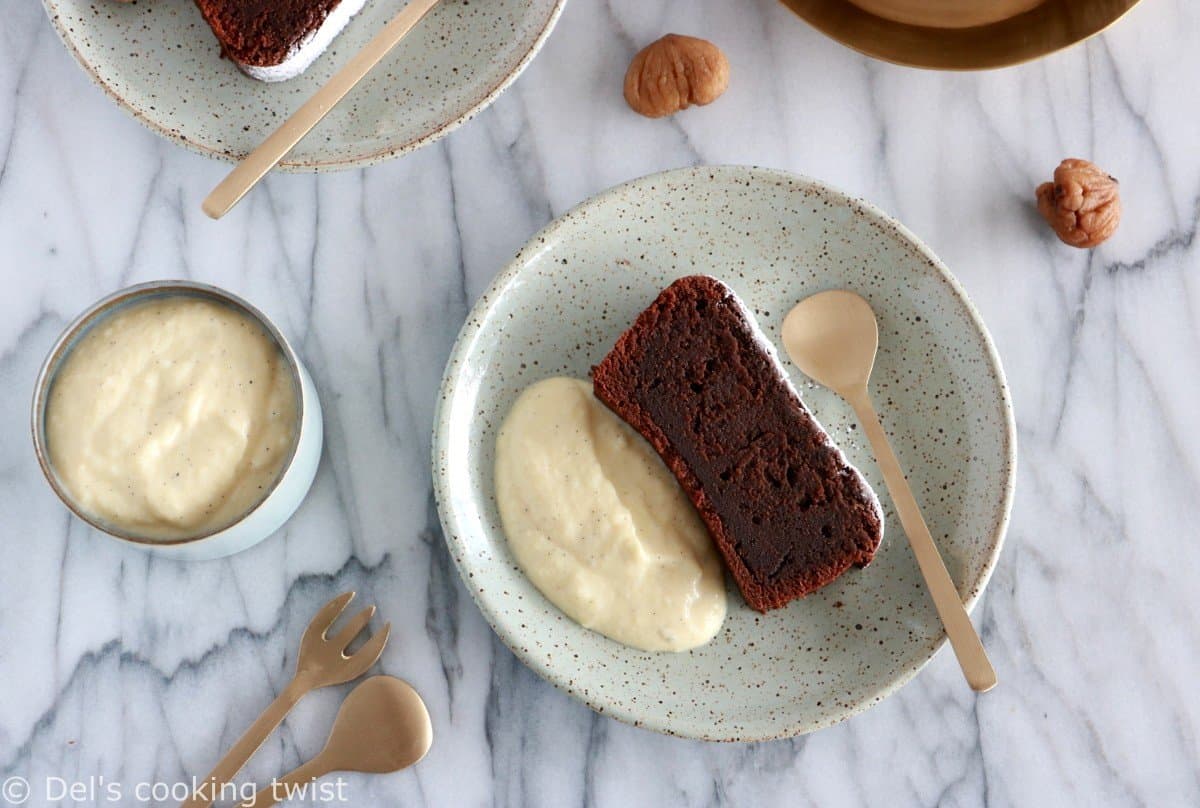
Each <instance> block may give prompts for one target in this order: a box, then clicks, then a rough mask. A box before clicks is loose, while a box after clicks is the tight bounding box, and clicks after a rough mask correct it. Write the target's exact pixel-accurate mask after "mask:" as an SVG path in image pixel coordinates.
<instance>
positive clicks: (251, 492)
mask: <svg viewBox="0 0 1200 808" xmlns="http://www.w3.org/2000/svg"><path fill="white" fill-rule="evenodd" d="M297 401H298V392H297V390H296V389H295V383H294V381H293V378H292V372H291V368H290V366H289V364H288V362H287V360H286V359H285V357H284V356H283V354H282V352H281V351H280V349H279V346H278V345H277V344H276V342H275V340H273V339H272V338H271V336H270V335H269V334H268V333H267V332H266V331H264V329H263V327H262V326H261V325H260V324H259V323H258V322H257V321H255V320H252V319H251V318H250V317H248V316H247V315H245V314H243V313H241V312H239V311H237V310H235V309H233V308H231V307H229V306H225V305H222V304H220V303H217V302H213V301H210V300H206V299H202V298H198V297H192V296H187V295H177V296H170V297H161V298H154V299H151V300H147V301H145V302H139V303H134V304H131V305H130V306H128V307H127V308H124V309H121V310H119V311H117V312H115V313H114V314H112V315H110V316H108V317H106V318H104V319H103V320H101V321H100V322H98V323H97V324H96V325H95V326H94V327H92V329H91V330H90V331H88V332H87V333H86V334H85V335H84V336H83V337H82V338H81V339H80V340H79V342H78V343H77V344H76V345H75V346H74V347H73V348H72V349H71V350H70V352H69V353H68V354H67V356H66V358H65V359H64V360H63V362H62V365H61V367H59V369H58V371H57V374H56V376H55V378H54V383H53V385H52V386H51V388H50V396H49V401H48V404H47V409H46V442H47V446H48V450H49V457H50V464H51V466H52V467H53V468H54V471H55V472H56V474H57V476H58V479H59V480H60V482H61V483H62V484H63V486H64V487H65V488H66V490H67V491H68V492H69V494H70V496H71V499H72V500H73V501H74V503H75V504H76V506H77V507H79V508H80V509H81V510H83V511H85V512H87V513H88V514H90V515H92V516H94V517H95V518H97V519H98V520H100V521H101V522H104V523H107V524H109V525H112V526H113V527H115V528H117V529H119V530H121V531H122V532H126V533H130V534H133V535H135V536H138V537H142V538H149V539H176V538H184V537H193V536H200V535H206V534H209V533H212V532H214V531H217V530H220V529H222V528H224V527H227V526H229V525H230V524H232V523H233V522H235V521H237V520H238V519H239V518H240V517H241V516H243V515H244V514H245V513H246V512H248V511H249V510H251V509H253V508H254V506H255V505H257V504H258V503H259V502H261V501H262V500H263V498H264V497H265V496H266V495H267V494H268V493H269V492H270V490H271V488H272V486H273V485H274V483H275V481H276V480H277V479H278V478H279V476H280V473H281V472H282V470H283V466H284V464H285V463H286V462H287V461H288V459H289V456H290V454H291V451H292V446H293V443H294V441H295V437H296V430H297V427H298V414H297Z"/></svg>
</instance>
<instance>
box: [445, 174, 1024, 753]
mask: <svg viewBox="0 0 1200 808" xmlns="http://www.w3.org/2000/svg"><path fill="white" fill-rule="evenodd" d="M731 177H738V178H739V179H740V181H741V182H742V183H744V182H745V181H746V180H755V181H760V182H763V183H765V184H773V183H784V184H787V185H789V186H794V187H799V188H802V189H807V190H811V191H814V192H816V193H818V194H820V195H823V196H825V197H826V198H828V199H830V200H831V201H832V202H833V203H835V204H840V205H842V206H844V207H847V208H849V209H851V210H852V211H854V212H855V213H859V214H862V215H865V216H867V217H870V218H873V219H875V220H876V221H879V222H881V223H882V224H884V225H886V226H888V227H890V228H891V229H893V230H894V231H895V232H896V233H897V234H898V235H899V236H900V238H902V239H904V240H905V241H907V242H908V243H909V244H910V245H911V246H912V247H913V248H914V249H915V250H916V251H917V252H918V254H919V255H920V256H921V257H922V258H923V259H924V260H925V262H926V263H927V264H928V265H929V266H930V267H931V268H932V269H934V270H936V272H937V275H938V277H940V279H941V280H942V282H943V283H944V284H945V285H946V286H947V288H948V289H949V290H950V292H951V293H952V297H953V298H954V299H955V300H956V301H958V303H959V305H960V307H961V309H962V311H963V313H965V314H966V316H967V318H968V320H969V322H970V323H971V325H972V327H973V328H974V330H975V331H976V333H977V334H978V336H979V339H980V341H981V343H982V345H983V347H984V350H985V352H986V356H987V360H988V369H989V371H990V372H991V376H992V379H993V381H994V383H995V387H996V390H997V394H998V397H999V400H998V401H997V406H998V408H999V411H1000V413H1001V414H1002V416H1003V420H1004V435H1003V458H1002V463H1003V473H1004V490H1003V492H1002V499H1001V503H1000V507H999V509H998V512H997V513H996V514H995V517H994V522H993V525H992V530H991V548H990V552H989V553H988V556H987V558H986V559H985V561H984V564H983V567H982V569H981V570H980V572H979V574H978V576H977V577H976V578H975V580H974V581H972V582H970V586H969V587H968V595H967V598H966V601H965V605H966V607H967V610H968V611H970V610H971V609H973V608H974V606H975V604H976V603H977V602H978V600H979V597H980V595H982V594H983V590H984V589H985V588H986V587H987V584H988V581H989V580H990V579H991V576H992V572H993V571H994V570H995V568H996V563H997V561H998V560H999V558H1000V551H1001V548H1002V547H1003V545H1004V537H1005V533H1006V532H1007V530H1008V523H1009V518H1010V515H1011V513H1012V503H1013V497H1014V493H1015V490H1016V482H1017V428H1016V420H1015V417H1014V415H1013V406H1012V397H1011V394H1010V393H1009V389H1008V382H1007V380H1006V379H1005V376H1004V369H1003V367H1002V366H1001V363H1000V355H999V353H997V351H996V346H995V344H994V343H993V342H992V338H991V335H990V334H989V333H988V330H987V327H986V326H985V325H984V324H983V319H982V318H981V317H980V315H979V312H978V311H977V310H976V308H975V306H974V304H973V303H971V300H970V298H969V297H968V296H967V293H966V291H965V290H964V289H963V287H962V286H961V285H960V284H959V282H958V280H957V279H955V277H954V276H953V275H952V274H951V273H950V270H949V269H947V268H946V266H945V265H944V264H943V263H942V262H941V260H940V259H939V258H938V257H937V256H936V255H934V253H933V251H932V250H930V249H929V248H928V247H927V246H925V244H924V243H923V242H922V241H921V240H920V239H918V238H917V237H916V236H915V235H913V233H912V232H911V231H909V230H908V228H906V227H905V226H904V225H902V224H900V222H898V221H896V220H895V219H893V218H892V217H890V216H888V215H887V214H886V213H884V212H883V211H882V210H880V209H879V208H877V207H875V206H874V205H872V204H871V203H869V202H866V201H864V200H861V199H856V198H854V197H851V196H849V195H847V194H845V193H843V192H841V191H838V190H835V189H833V188H831V187H829V186H828V185H825V184H824V183H821V182H818V181H817V180H813V179H809V178H807V177H803V176H800V175H797V174H792V173H789V172H786V171H781V170H779V169H771V168H761V167H757V166H737V165H724V166H696V167H691V168H681V169H672V170H669V171H663V172H659V173H656V174H650V175H647V176H645V177H640V178H638V179H634V180H630V181H629V182H625V183H622V184H620V185H617V186H614V187H613V188H610V189H608V190H607V191H603V192H602V193H600V194H598V195H596V196H594V197H592V198H591V199H588V200H586V201H584V202H582V203H580V204H579V205H576V206H575V207H574V208H572V209H571V210H569V211H568V212H567V213H565V214H563V215H562V216H560V217H559V218H557V219H555V220H554V221H553V222H551V223H550V224H548V225H546V227H544V228H542V229H541V230H540V231H538V233H536V234H535V235H534V236H533V237H532V238H530V239H529V241H528V242H527V243H526V245H525V246H524V247H523V248H522V249H521V250H520V251H519V252H518V253H517V254H516V256H515V257H514V258H513V259H512V261H510V262H509V264H508V266H507V267H505V269H504V270H503V271H501V272H500V273H499V274H498V275H497V276H496V278H495V279H494V280H493V281H492V283H491V285H490V286H489V287H488V289H487V291H485V292H484V293H483V295H482V296H481V297H480V298H479V300H478V301H477V302H476V304H475V306H474V307H473V308H472V309H471V312H470V313H469V314H468V315H467V319H466V323H465V324H464V325H463V328H462V331H461V332H460V333H459V335H458V339H457V340H456V341H455V344H454V348H453V350H452V351H451V354H450V358H449V360H448V361H447V363H446V370H445V373H444V375H443V378H442V384H441V389H440V390H439V394H438V402H437V412H436V414H435V417H434V434H433V442H432V462H433V484H434V496H435V499H436V500H437V506H438V514H439V516H440V518H441V522H442V529H443V531H444V533H445V538H446V543H447V545H448V546H449V549H450V555H451V557H452V558H453V559H454V564H455V567H456V568H457V569H458V572H459V575H460V576H461V577H462V578H463V581H464V583H467V584H468V586H467V591H468V592H470V593H471V597H472V599H473V600H474V601H475V604H476V605H477V606H478V607H479V610H480V611H481V612H482V613H483V616H484V618H485V619H486V620H487V621H488V624H489V625H491V627H492V630H493V631H495V632H496V634H497V635H498V636H499V637H500V639H501V640H502V641H503V642H504V644H505V645H506V646H508V648H509V650H511V651H512V652H513V654H515V655H516V657H517V658H518V659H520V660H521V661H522V662H523V663H524V664H525V665H526V666H528V667H529V668H530V669H532V670H533V671H534V672H535V673H537V674H538V675H539V676H541V677H542V678H543V679H545V680H546V681H548V682H550V683H551V684H552V685H554V687H555V688H557V689H558V690H560V691H562V692H564V693H566V694H567V695H569V696H571V697H573V698H576V699H579V700H580V701H582V702H583V703H584V704H586V705H587V706H589V707H591V708H592V709H593V710H595V711H596V712H598V713H601V714H602V715H607V716H611V717H612V718H616V719H618V720H620V721H622V722H624V723H627V724H631V725H633V726H636V727H642V728H644V729H651V730H654V731H656V732H661V733H664V734H666V735H674V736H677V737H686V738H695V739H698V740H705V741H722V742H748V741H769V740H776V739H779V738H789V737H793V736H796V735H802V734H805V733H808V732H812V731H814V730H818V729H824V728H826V727H830V726H833V725H835V724H839V723H841V722H842V721H845V720H846V719H848V718H851V717H853V716H855V715H858V714H859V713H861V712H863V711H865V710H867V709H868V708H870V707H873V706H874V705H876V704H878V703H879V702H881V701H883V700H884V699H885V698H887V697H888V696H890V695H892V694H893V693H895V692H896V691H897V690H899V689H900V688H901V687H903V686H904V685H905V684H907V683H908V682H909V681H910V680H912V678H913V677H914V676H916V675H917V673H919V672H920V671H921V669H922V668H924V667H925V665H927V664H928V663H929V661H930V660H931V659H933V657H934V655H935V654H936V653H937V652H938V651H939V650H940V649H941V648H942V647H943V646H944V645H945V644H946V643H947V639H946V636H945V634H944V633H942V634H940V635H939V637H937V638H935V639H933V640H931V641H930V643H929V644H928V645H927V646H926V647H925V649H924V650H925V653H924V654H923V655H921V658H920V660H919V661H918V662H916V663H915V664H912V665H910V666H908V667H906V668H904V669H903V670H901V671H899V672H898V673H897V675H896V676H895V677H894V678H893V679H892V680H891V681H890V682H886V683H885V684H883V685H882V686H880V687H879V688H878V689H876V690H875V691H874V692H872V693H868V694H866V695H864V696H863V697H862V698H860V699H859V700H858V701H857V702H855V703H854V704H852V705H850V706H849V707H846V708H845V709H843V710H842V711H841V712H839V713H837V714H835V715H833V716H832V717H828V718H822V719H817V720H800V721H796V722H794V723H792V724H791V725H789V726H787V727H786V728H785V729H783V730H781V731H779V732H776V733H770V734H764V735H738V736H729V735H721V734H707V733H695V734H692V733H681V732H678V731H676V730H674V729H673V728H672V727H670V726H667V725H666V724H664V723H661V722H658V721H656V720H655V721H647V720H645V719H644V718H643V717H641V716H639V715H638V714H637V713H636V712H635V711H634V710H632V709H630V708H629V707H628V706H626V705H625V704H622V703H617V702H614V701H605V700H601V699H598V698H595V697H594V696H593V695H592V694H591V693H582V692H580V690H579V689H577V688H575V687H573V686H572V684H571V683H569V682H567V681H564V680H561V679H560V678H559V677H558V675H557V674H556V673H555V672H554V671H552V670H551V669H550V668H549V666H548V664H547V663H546V662H544V661H543V660H542V659H541V658H540V657H539V656H538V655H536V654H532V653H528V652H527V651H525V650H524V649H523V647H522V641H521V637H519V636H517V635H516V634H515V632H512V631H509V630H508V629H507V628H506V627H505V623H504V622H503V621H502V620H500V619H499V615H498V614H497V611H496V610H495V609H493V608H492V606H491V604H490V603H489V602H488V601H487V600H486V599H484V598H483V597H481V592H480V591H478V581H471V580H469V578H468V575H467V572H468V571H467V570H465V569H464V567H463V562H462V559H461V552H460V551H461V548H462V542H461V540H460V539H459V538H458V537H459V536H460V535H461V534H462V533H464V530H463V529H462V527H461V525H460V524H459V519H458V514H457V513H456V512H455V511H454V510H453V509H452V508H450V507H449V502H450V496H449V486H450V480H449V479H448V476H447V474H446V469H445V462H444V458H445V457H446V456H447V454H448V445H447V444H448V441H449V432H450V430H449V428H448V424H447V422H446V418H447V413H448V412H449V406H448V402H449V401H450V399H451V398H452V397H453V395H454V392H455V388H456V386H457V372H456V369H457V368H460V367H462V366H463V360H464V359H465V357H466V355H467V353H468V351H469V350H470V349H471V345H472V344H473V343H474V342H475V340H476V339H477V338H478V335H479V331H480V329H481V328H482V327H483V323H484V322H486V320H487V317H486V311H487V310H488V309H489V308H491V307H492V306H494V305H495V302H496V300H497V299H498V298H499V297H500V296H502V295H503V294H504V291H505V289H507V288H508V287H509V286H511V285H513V284H514V283H518V282H519V281H520V276H521V274H522V272H523V271H524V269H525V264H526V263H528V262H529V261H530V260H531V259H532V257H533V256H534V255H535V254H536V253H538V252H541V251H542V250H543V249H545V243H546V242H547V241H548V240H549V239H551V238H552V237H553V234H554V232H555V231H556V230H558V229H561V228H562V227H563V226H564V225H565V224H566V223H567V222H569V221H573V220H575V219H578V218H583V217H586V216H588V215H589V214H590V213H591V212H592V211H593V210H595V209H597V208H602V207H604V206H606V205H608V204H609V203H611V202H614V201H618V200H620V199H621V198H623V197H624V196H626V195H628V194H629V193H630V192H633V191H636V190H637V189H638V188H639V187H640V186H643V185H653V184H655V183H662V184H671V185H687V184H693V185H694V184H699V183H704V182H710V181H712V180H713V179H716V178H719V179H729V178H731ZM964 687H965V685H964Z"/></svg>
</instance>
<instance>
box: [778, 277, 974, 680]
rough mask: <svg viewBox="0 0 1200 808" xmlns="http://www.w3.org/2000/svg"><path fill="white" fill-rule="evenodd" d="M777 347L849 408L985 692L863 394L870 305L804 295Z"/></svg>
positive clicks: (852, 297) (944, 574) (931, 550)
mask: <svg viewBox="0 0 1200 808" xmlns="http://www.w3.org/2000/svg"><path fill="white" fill-rule="evenodd" d="M783 347H784V349H785V350H786V351H787V353H788V356H790V357H791V359H792V361H793V362H795V363H796V365H798V366H799V368H800V369H801V370H802V371H804V373H805V374H806V375H808V376H810V377H811V378H812V379H813V380H815V381H816V382H818V383H819V384H821V385H824V386H825V387H828V388H829V389H830V390H833V391H834V392H835V393H837V394H838V395H840V396H841V397H842V398H844V399H846V401H847V402H849V404H850V406H852V407H853V408H854V412H855V414H856V415H857V416H858V420H859V421H860V422H861V423H862V425H863V431H864V432H866V434H867V439H868V440H869V441H870V443H871V449H872V451H873V452H874V453H875V459H876V461H877V462H878V463H879V469H880V471H882V472H883V480H884V482H885V483H886V484H887V489H888V493H889V494H891V495H892V501H893V502H894V503H895V505H896V512H897V513H898V514H899V515H900V523H901V524H902V525H903V526H904V532H905V534H906V535H907V536H908V543H909V545H910V546H911V547H912V551H913V555H915V556H916V558H917V564H918V566H920V568H921V574H922V575H923V576H924V577H925V585H926V586H927V587H928V588H929V594H930V595H931V596H932V597H933V605H934V607H935V608H936V609H937V613H938V617H940V618H941V620H942V625H943V626H944V627H945V629H946V635H947V636H948V637H949V638H950V645H951V646H952V647H953V648H954V655H955V656H956V657H958V664H959V665H960V666H961V667H962V671H963V675H964V676H966V678H967V683H968V684H970V685H971V688H972V689H973V690H977V691H980V692H983V691H986V690H991V689H992V688H993V687H995V686H996V671H995V670H994V669H993V668H992V663H991V662H990V661H989V660H988V657H987V652H986V651H985V650H984V648H983V643H982V642H981V641H980V639H979V634H977V633H976V632H975V627H974V626H973V625H971V619H970V617H968V616H967V610H966V609H965V608H964V607H963V603H962V600H961V599H960V598H959V595H958V589H957V588H955V586H954V581H953V580H952V579H951V578H950V573H949V572H948V571H947V570H946V564H945V562H943V561H942V557H941V555H939V554H938V550H937V545H935V544H934V542H933V536H931V535H930V533H929V527H928V526H927V525H926V524H925V519H924V518H923V517H922V516H921V510H920V508H918V507H917V500H916V498H915V497H913V493H912V489H910V488H909V486H908V480H906V479H905V477H904V472H903V471H902V470H901V469H900V461H898V460H897V459H896V454H895V452H893V451H892V446H891V444H890V443H888V439H887V435H886V434H885V433H884V431H883V425H882V424H880V423H879V416H878V415H877V414H876V413H875V406H874V405H873V404H872V403H871V397H870V395H869V394H868V393H867V382H868V381H869V380H870V378H871V369H872V368H873V367H874V366H875V353H876V351H877V350H878V349H879V324H878V323H877V322H876V320H875V313H874V312H873V311H871V306H870V304H869V303H867V301H865V300H863V299H862V298H861V297H859V296H858V295H856V294H854V293H853V292H847V291H842V290H833V291H829V292H820V293H818V294H815V295H813V296H812V297H809V298H806V299H804V300H802V301H800V303H798V304H797V305H796V307H795V308H793V309H792V310H791V311H790V312H788V315H787V317H786V318H784V321H783Z"/></svg>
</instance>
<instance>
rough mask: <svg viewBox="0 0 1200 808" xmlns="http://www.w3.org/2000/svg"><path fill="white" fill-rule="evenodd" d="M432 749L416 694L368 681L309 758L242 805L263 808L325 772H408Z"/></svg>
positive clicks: (393, 682)
mask: <svg viewBox="0 0 1200 808" xmlns="http://www.w3.org/2000/svg"><path fill="white" fill-rule="evenodd" d="M432 744H433V724H432V723H431V722H430V720H429V711H428V710H426V709H425V702H423V701H421V697H420V696H419V695H417V691H415V690H413V689H412V687H411V686H410V685H409V684H408V683H407V682H405V681H403V680H401V679H396V678H394V677H391V676H372V677H371V678H370V679H367V680H366V681H365V682H363V683H362V684H360V685H359V686H358V687H356V688H354V690H352V691H350V695H349V696H347V697H346V700H345V701H344V702H342V707H341V709H340V710H338V714H337V718H335V719H334V720H333V730H332V731H331V732H330V733H329V740H328V741H326V742H325V748H324V749H322V750H321V751H320V752H319V753H318V754H317V756H316V757H315V758H313V759H312V760H310V761H309V762H308V763H305V764H304V765H303V766H301V767H300V768H298V769H296V770H295V771H293V772H291V773H290V774H287V775H285V776H283V777H282V778H280V779H278V780H276V781H274V782H273V783H271V785H269V786H267V787H266V788H264V789H262V790H260V791H259V792H258V793H257V794H255V795H254V796H253V797H251V798H250V799H249V800H246V801H245V802H243V803H242V805H241V808H267V806H270V805H275V804H276V803H278V802H281V801H282V800H286V799H287V798H288V796H289V795H290V794H295V795H297V796H298V795H299V793H300V792H299V786H300V785H301V784H303V783H308V782H311V781H314V780H316V779H317V778H318V777H324V776H325V775H327V774H329V773H331V772H366V773H369V774H386V773H387V772H395V771H400V770H401V769H405V768H408V767H409V766H411V765H413V764H414V763H416V762H417V761H419V760H420V759H421V758H423V757H425V753H426V752H428V751H429V747H430V746H431V745H432Z"/></svg>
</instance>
